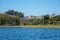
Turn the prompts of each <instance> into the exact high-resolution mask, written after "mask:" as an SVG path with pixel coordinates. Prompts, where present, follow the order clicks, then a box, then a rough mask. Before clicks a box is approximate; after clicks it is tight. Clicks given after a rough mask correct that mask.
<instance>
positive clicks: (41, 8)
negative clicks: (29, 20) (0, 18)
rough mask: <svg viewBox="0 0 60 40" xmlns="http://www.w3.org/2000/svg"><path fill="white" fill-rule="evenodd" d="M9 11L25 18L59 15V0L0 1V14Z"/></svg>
mask: <svg viewBox="0 0 60 40" xmlns="http://www.w3.org/2000/svg"><path fill="white" fill-rule="evenodd" d="M9 9H10V10H12V9H14V10H16V11H19V12H20V11H21V12H24V14H25V16H30V15H34V16H40V15H44V14H50V15H51V14H53V13H55V14H56V15H60V0H0V12H5V11H7V10H9Z"/></svg>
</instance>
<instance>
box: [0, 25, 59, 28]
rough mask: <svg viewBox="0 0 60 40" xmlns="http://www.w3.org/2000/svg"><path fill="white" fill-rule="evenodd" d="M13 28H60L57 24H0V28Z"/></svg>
mask: <svg viewBox="0 0 60 40" xmlns="http://www.w3.org/2000/svg"><path fill="white" fill-rule="evenodd" d="M10 27H11V28H14V27H19V28H20V27H22V28H60V24H59V25H20V26H0V28H10Z"/></svg>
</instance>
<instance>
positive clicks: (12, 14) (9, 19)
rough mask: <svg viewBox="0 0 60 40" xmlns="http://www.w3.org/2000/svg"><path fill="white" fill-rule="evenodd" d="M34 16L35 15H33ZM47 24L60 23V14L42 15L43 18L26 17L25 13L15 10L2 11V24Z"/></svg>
mask: <svg viewBox="0 0 60 40" xmlns="http://www.w3.org/2000/svg"><path fill="white" fill-rule="evenodd" d="M32 17H34V16H32ZM21 24H22V25H47V24H54V25H56V24H60V15H55V14H53V15H49V14H46V15H42V18H41V19H38V18H31V19H29V18H27V19H25V17H24V13H22V12H18V11H15V10H8V11H6V12H4V13H0V25H8V26H18V25H21Z"/></svg>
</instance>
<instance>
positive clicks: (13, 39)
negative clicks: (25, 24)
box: [0, 28, 60, 40]
mask: <svg viewBox="0 0 60 40" xmlns="http://www.w3.org/2000/svg"><path fill="white" fill-rule="evenodd" d="M0 40H60V29H58V28H0Z"/></svg>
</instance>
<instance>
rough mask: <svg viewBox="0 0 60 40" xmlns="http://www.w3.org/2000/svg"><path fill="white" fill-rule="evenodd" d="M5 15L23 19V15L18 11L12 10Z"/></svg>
mask: <svg viewBox="0 0 60 40" xmlns="http://www.w3.org/2000/svg"><path fill="white" fill-rule="evenodd" d="M5 13H6V14H7V15H11V16H18V17H20V18H23V17H24V13H22V12H18V11H14V10H8V11H6V12H5Z"/></svg>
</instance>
